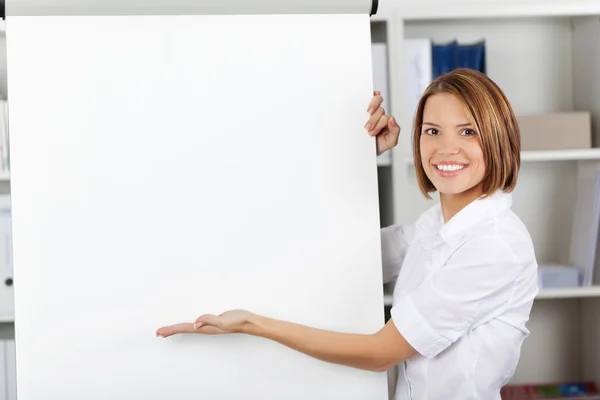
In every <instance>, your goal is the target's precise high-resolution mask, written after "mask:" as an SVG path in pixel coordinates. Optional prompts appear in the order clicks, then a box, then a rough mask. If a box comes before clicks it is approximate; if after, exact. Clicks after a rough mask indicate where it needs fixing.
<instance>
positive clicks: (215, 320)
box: [156, 310, 252, 338]
mask: <svg viewBox="0 0 600 400" xmlns="http://www.w3.org/2000/svg"><path fill="white" fill-rule="evenodd" d="M251 316H252V314H251V313H250V312H248V311H246V310H231V311H226V312H224V313H222V314H220V315H212V314H204V315H201V316H200V317H198V318H197V319H196V321H194V322H193V323H192V322H183V323H180V324H175V325H169V326H164V327H162V328H159V329H158V330H157V331H156V336H159V337H163V338H165V337H168V336H172V335H177V334H181V333H201V334H205V335H215V334H223V333H243V331H244V327H245V326H246V325H247V324H248V322H249V320H250V317H251Z"/></svg>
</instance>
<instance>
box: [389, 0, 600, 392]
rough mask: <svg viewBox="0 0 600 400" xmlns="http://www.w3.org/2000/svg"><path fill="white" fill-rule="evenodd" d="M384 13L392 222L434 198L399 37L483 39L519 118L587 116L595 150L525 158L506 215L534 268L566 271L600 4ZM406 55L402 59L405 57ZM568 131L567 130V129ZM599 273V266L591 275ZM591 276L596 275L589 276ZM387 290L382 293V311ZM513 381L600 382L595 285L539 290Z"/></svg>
mask: <svg viewBox="0 0 600 400" xmlns="http://www.w3.org/2000/svg"><path fill="white" fill-rule="evenodd" d="M388 3H389V4H388V8H387V9H386V10H385V13H386V18H387V31H388V40H389V41H388V44H389V46H390V53H389V55H390V60H389V63H390V70H391V74H390V86H391V95H392V99H391V100H392V110H391V112H392V113H393V114H394V115H395V116H396V117H397V119H398V120H399V122H400V123H401V126H402V132H401V137H400V143H399V145H398V146H397V147H396V148H395V149H394V150H393V154H392V168H391V169H392V176H393V179H392V188H391V193H392V200H391V201H392V203H393V205H394V207H393V215H394V219H393V220H394V223H398V224H403V223H410V222H412V221H414V220H415V219H416V218H417V217H418V216H419V215H420V214H421V213H422V212H423V211H425V210H426V209H427V208H429V207H430V206H431V205H433V203H434V202H435V201H437V197H436V196H435V195H434V196H433V197H434V200H433V201H427V200H425V199H424V198H423V197H422V195H421V194H420V192H419V189H418V186H417V182H416V179H415V176H414V175H415V171H414V164H413V159H412V148H411V137H410V136H411V135H410V134H411V128H412V126H411V125H412V116H413V113H414V110H413V109H411V107H409V106H407V103H406V101H405V99H406V92H405V90H406V88H407V87H409V82H408V81H407V78H406V77H405V75H404V72H405V71H404V63H405V62H406V61H407V60H408V57H407V53H406V50H405V47H404V41H405V40H406V39H422V38H425V39H431V40H433V41H434V42H435V43H448V42H450V41H452V40H455V39H456V40H458V41H459V42H460V43H465V44H468V43H474V42H477V41H480V40H482V39H484V40H485V42H486V67H487V74H488V75H489V76H491V77H492V79H494V80H495V81H496V82H497V83H498V84H499V85H500V87H501V88H502V89H503V90H504V91H505V93H506V95H507V96H508V98H509V100H510V101H511V103H512V105H513V107H514V109H515V112H516V113H517V114H521V115H523V114H535V113H552V112H567V111H589V112H591V114H592V121H593V122H592V128H593V129H592V148H587V149H574V150H573V149H569V150H566V149H565V150H551V151H550V150H548V151H523V152H522V153H521V157H522V167H521V173H520V177H519V183H518V185H517V188H516V189H515V192H514V194H513V210H514V211H515V213H516V214H517V215H519V216H520V217H521V219H522V220H523V221H524V223H525V224H526V225H527V227H528V229H529V231H530V233H531V235H532V238H533V241H534V245H535V248H536V254H537V258H538V262H539V263H540V264H544V263H552V262H555V263H559V264H566V263H567V259H568V254H569V250H570V239H571V226H572V223H573V220H574V218H575V211H576V210H575V208H576V194H575V189H576V183H575V182H576V181H577V177H578V174H579V173H580V171H581V170H582V167H583V166H587V165H590V164H592V165H595V164H600V72H598V71H600V47H598V45H597V43H598V40H600V2H598V1H593V0H592V1H590V0H581V1H580V0H575V1H568V0H529V1H514V0H487V1H485V2H483V1H472V0H398V1H389V2H388ZM405 58H406V59H405ZM565 134H569V132H565ZM597 270H598V268H597ZM595 275H596V278H598V275H600V271H597V273H596V274H595ZM392 290H393V285H386V286H385V287H384V293H385V297H384V301H385V304H386V306H388V308H389V306H390V304H391V300H392V297H391V292H392ZM528 327H529V329H530V332H531V335H530V336H529V338H528V339H527V340H526V341H525V343H524V345H523V349H522V353H521V358H520V362H519V365H518V367H517V370H516V372H515V374H514V377H513V379H512V380H511V382H510V383H513V384H537V383H547V382H565V381H583V380H591V381H594V382H596V383H597V384H600V344H599V342H600V341H598V338H600V280H598V279H596V282H594V284H593V286H591V287H575V288H564V289H541V290H540V292H539V294H538V296H537V297H536V301H535V302H534V306H533V310H532V313H531V318H530V322H529V325H528Z"/></svg>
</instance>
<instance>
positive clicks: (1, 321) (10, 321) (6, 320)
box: [0, 316, 15, 324]
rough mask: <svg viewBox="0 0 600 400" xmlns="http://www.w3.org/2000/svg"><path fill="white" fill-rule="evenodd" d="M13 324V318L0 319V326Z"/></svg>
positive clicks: (2, 317) (3, 317) (4, 317)
mask: <svg viewBox="0 0 600 400" xmlns="http://www.w3.org/2000/svg"><path fill="white" fill-rule="evenodd" d="M13 322H15V319H14V318H13V317H7V316H1V317H0V324H6V323H13Z"/></svg>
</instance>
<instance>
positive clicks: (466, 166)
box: [431, 161, 469, 178]
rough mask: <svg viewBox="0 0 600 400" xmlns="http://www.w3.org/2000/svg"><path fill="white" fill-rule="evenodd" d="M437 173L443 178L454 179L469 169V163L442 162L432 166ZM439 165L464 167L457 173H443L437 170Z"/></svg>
mask: <svg viewBox="0 0 600 400" xmlns="http://www.w3.org/2000/svg"><path fill="white" fill-rule="evenodd" d="M431 165H432V166H433V169H434V170H435V172H436V173H437V174H438V175H439V176H441V177H442V178H452V177H454V176H457V175H460V174H461V173H462V172H464V171H465V170H466V169H467V168H469V163H464V162H459V161H440V162H436V163H432V164H431ZM438 165H463V166H464V167H463V168H461V169H459V170H457V171H442V170H440V169H438V168H437V166H438Z"/></svg>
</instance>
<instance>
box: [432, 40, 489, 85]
mask: <svg viewBox="0 0 600 400" xmlns="http://www.w3.org/2000/svg"><path fill="white" fill-rule="evenodd" d="M431 46H432V48H431V61H432V78H434V79H435V78H436V77H438V76H439V75H441V74H444V73H446V72H450V71H452V70H454V69H456V68H470V69H474V70H477V71H480V72H482V73H484V74H485V73H486V65H485V40H482V41H480V42H476V43H473V44H460V43H458V41H457V40H453V41H451V42H449V43H445V44H435V43H432V45H431Z"/></svg>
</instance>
